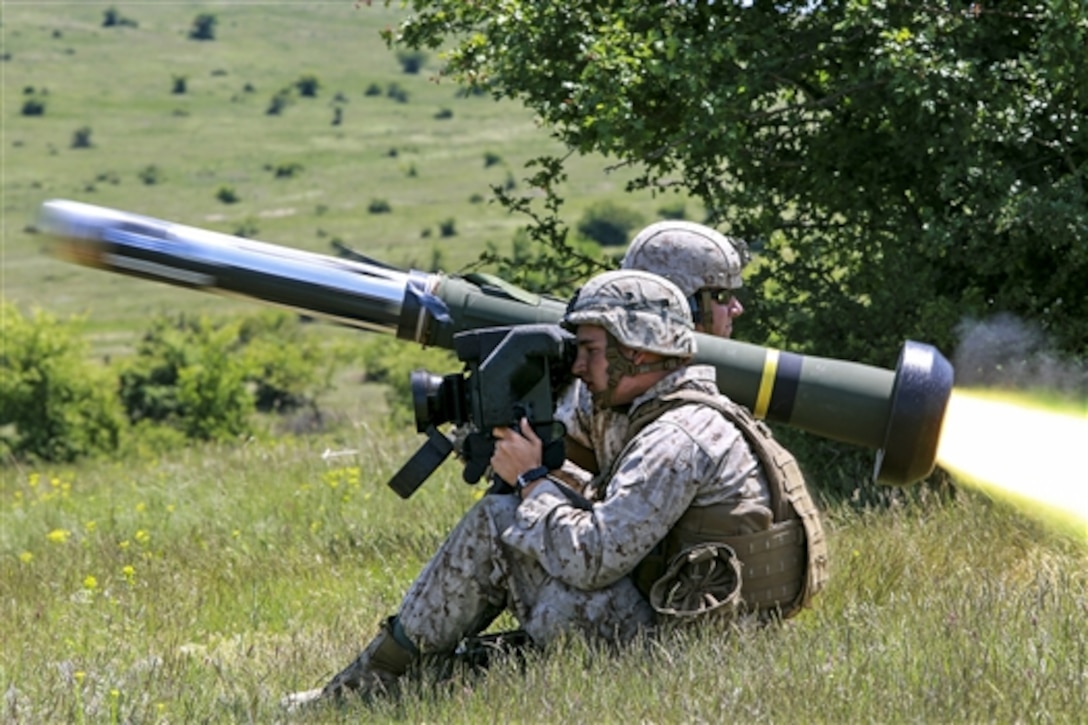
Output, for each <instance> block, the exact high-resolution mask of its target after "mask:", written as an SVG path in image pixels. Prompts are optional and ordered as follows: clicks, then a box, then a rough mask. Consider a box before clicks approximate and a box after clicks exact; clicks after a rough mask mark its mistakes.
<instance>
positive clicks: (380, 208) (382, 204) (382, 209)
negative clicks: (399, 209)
mask: <svg viewBox="0 0 1088 725" xmlns="http://www.w3.org/2000/svg"><path fill="white" fill-rule="evenodd" d="M366 210H367V211H368V212H370V213H371V214H388V213H389V212H391V211H393V207H391V206H390V205H389V202H388V201H386V200H385V199H371V200H370V204H368V205H367V207H366Z"/></svg>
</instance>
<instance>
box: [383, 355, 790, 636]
mask: <svg viewBox="0 0 1088 725" xmlns="http://www.w3.org/2000/svg"><path fill="white" fill-rule="evenodd" d="M678 389H694V390H699V391H704V392H706V393H709V394H714V395H717V394H718V393H717V386H716V385H715V382H714V370H713V368H710V367H707V366H691V367H686V368H681V369H679V370H677V371H675V372H672V373H670V374H669V375H668V376H667V377H665V378H663V379H662V380H661V381H659V382H658V383H657V384H656V385H655V386H654V387H652V388H651V389H650V390H648V391H647V392H645V393H644V394H643V395H641V396H639V397H638V398H637V399H636V400H635V401H634V402H633V403H632V406H631V412H632V413H634V412H635V411H636V410H637V409H638V407H639V406H640V405H642V404H645V403H647V402H649V401H651V400H654V399H656V398H658V397H659V396H661V395H664V394H666V393H670V392H672V391H674V390H678ZM603 460H609V459H608V458H607V457H605V458H604V459H603ZM611 473H612V475H611V477H609V476H608V475H607V473H606V474H604V475H601V476H599V477H598V478H597V479H595V480H594V482H593V484H591V486H590V488H589V489H588V491H587V493H588V495H589V497H590V498H591V499H592V500H594V502H595V503H594V505H593V508H592V510H584V509H581V508H578V507H577V506H576V505H574V504H573V503H572V502H571V500H570V499H569V498H568V497H567V496H566V495H565V494H564V492H563V490H562V489H561V488H560V487H559V486H557V485H556V484H555V483H553V482H551V481H543V482H541V483H539V484H538V485H537V486H536V487H535V488H533V489H532V491H531V494H530V495H529V497H528V498H527V499H526V500H525V501H523V502H520V505H519V500H518V498H517V497H516V496H501V495H499V496H486V497H484V498H483V499H482V500H481V501H480V502H479V503H478V504H477V505H476V506H475V507H474V508H473V509H472V510H471V511H469V512H468V514H466V515H465V517H464V518H463V519H462V520H461V522H460V523H459V524H458V525H457V527H456V528H455V529H454V530H453V532H452V533H451V534H450V536H449V537H448V538H447V539H446V541H445V543H444V544H443V545H442V547H441V548H440V549H439V551H438V553H437V554H436V555H435V556H434V558H432V559H431V561H430V562H429V563H428V564H427V566H426V567H425V568H424V570H423V571H422V573H421V574H420V576H419V577H418V578H417V580H416V581H415V583H414V584H413V585H412V587H411V588H410V590H409V591H408V594H407V595H406V597H405V599H404V602H403V604H402V606H401V609H400V612H399V613H398V620H399V623H400V626H401V627H402V628H403V630H404V633H405V634H406V635H407V636H408V638H409V639H411V640H412V641H413V642H414V643H416V645H417V646H418V647H419V649H420V650H421V651H423V652H446V651H449V650H450V649H452V648H453V647H454V646H455V645H456V643H457V642H458V641H459V640H460V639H461V638H462V637H464V636H466V635H469V634H473V633H475V632H476V631H478V629H479V628H480V627H481V626H483V625H485V624H486V623H487V622H488V621H490V619H491V617H493V616H494V613H495V612H496V611H497V610H500V609H502V608H508V609H510V610H511V611H512V612H513V614H514V615H515V616H516V617H517V619H518V621H519V622H520V623H521V625H522V627H523V628H524V629H525V630H526V631H527V632H528V633H529V635H530V636H531V637H532V638H533V640H534V641H535V642H537V643H540V644H543V643H546V642H548V641H549V640H552V639H553V638H554V637H555V636H556V635H557V634H559V633H560V632H565V631H578V632H582V633H583V634H585V635H588V636H591V637H600V638H603V639H605V640H608V641H613V642H624V641H627V640H629V639H630V638H631V637H633V636H634V635H635V634H636V633H637V632H638V631H639V630H640V629H643V628H645V627H647V626H649V625H651V624H652V623H653V622H654V616H655V615H654V612H653V610H652V609H651V607H650V605H649V604H648V603H647V601H646V599H645V598H644V596H643V595H642V594H641V593H640V592H639V591H638V590H637V589H636V587H635V585H634V583H633V582H632V579H631V577H630V576H629V575H630V574H631V572H632V570H634V568H635V567H636V566H637V565H638V564H639V562H640V561H641V560H642V559H643V557H645V556H646V554H647V553H649V552H650V551H651V550H652V549H653V548H654V546H655V545H656V544H657V543H658V542H659V541H661V540H662V539H663V538H664V537H665V535H666V534H667V533H668V532H669V530H670V529H671V528H672V527H673V524H674V523H676V521H677V520H678V519H679V518H680V516H681V515H682V514H683V513H684V512H685V511H686V510H687V509H688V507H689V506H692V505H696V506H709V505H714V504H726V505H732V504H736V505H737V506H738V507H739V508H744V509H745V510H748V511H751V512H753V524H752V526H753V530H758V529H760V528H765V527H766V526H769V525H770V521H771V512H770V509H769V494H768V490H767V485H766V481H765V479H764V476H763V473H762V470H761V469H760V467H759V465H758V463H757V460H756V458H755V456H754V455H753V453H752V452H751V450H750V448H749V447H748V445H747V443H745V441H744V440H743V438H742V436H741V434H740V432H739V431H738V430H737V429H736V427H734V426H733V425H732V424H731V423H729V422H728V421H726V420H725V419H724V418H723V417H722V415H721V414H719V413H718V412H717V411H715V410H713V409H711V408H708V407H706V406H685V407H683V408H678V409H673V410H670V411H667V412H665V413H664V414H663V415H662V416H661V417H660V418H658V419H656V420H655V421H653V422H652V423H650V424H649V425H647V426H646V427H645V428H643V429H642V430H641V431H639V433H638V434H637V435H636V436H635V438H634V439H632V440H631V441H630V442H629V443H628V444H627V445H626V447H625V448H624V450H623V451H622V453H621V454H620V455H619V457H618V459H617V460H616V462H615V465H614V466H613V467H612V471H611Z"/></svg>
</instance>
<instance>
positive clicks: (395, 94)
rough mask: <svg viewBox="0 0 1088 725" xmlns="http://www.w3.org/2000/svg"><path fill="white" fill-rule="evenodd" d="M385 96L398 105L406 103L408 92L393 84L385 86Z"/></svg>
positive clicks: (397, 84)
mask: <svg viewBox="0 0 1088 725" xmlns="http://www.w3.org/2000/svg"><path fill="white" fill-rule="evenodd" d="M385 95H387V96H389V97H390V98H392V99H393V100H394V101H396V102H398V103H407V102H408V91H406V90H404V88H403V87H402V86H401V85H400V84H399V83H395V82H394V83H390V84H389V85H388V86H386V89H385Z"/></svg>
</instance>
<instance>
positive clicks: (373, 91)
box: [363, 83, 382, 96]
mask: <svg viewBox="0 0 1088 725" xmlns="http://www.w3.org/2000/svg"><path fill="white" fill-rule="evenodd" d="M381 94H382V87H381V86H380V85H379V84H377V83H371V84H370V85H368V86H367V87H366V90H365V91H363V95H364V96H380V95H381Z"/></svg>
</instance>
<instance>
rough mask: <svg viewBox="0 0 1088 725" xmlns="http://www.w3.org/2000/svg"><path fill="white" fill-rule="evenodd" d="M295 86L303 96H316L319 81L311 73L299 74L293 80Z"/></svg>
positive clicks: (319, 86) (319, 85) (319, 84)
mask: <svg viewBox="0 0 1088 725" xmlns="http://www.w3.org/2000/svg"><path fill="white" fill-rule="evenodd" d="M295 88H297V89H298V94H299V95H300V96H303V97H305V98H316V97H317V91H318V90H319V89H320V88H321V81H320V80H319V79H318V77H317V76H315V75H314V74H312V73H307V74H306V75H303V76H300V77H299V79H298V80H297V81H295Z"/></svg>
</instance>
